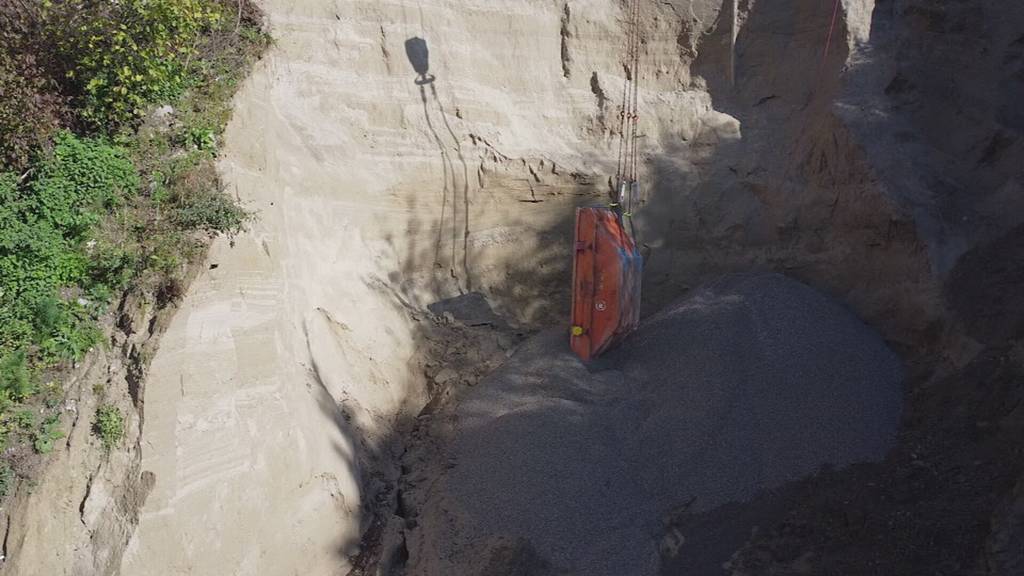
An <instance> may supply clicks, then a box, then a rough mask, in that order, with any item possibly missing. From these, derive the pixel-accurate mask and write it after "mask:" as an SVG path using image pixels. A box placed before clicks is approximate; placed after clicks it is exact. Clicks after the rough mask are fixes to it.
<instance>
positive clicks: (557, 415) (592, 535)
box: [403, 275, 902, 576]
mask: <svg viewBox="0 0 1024 576" xmlns="http://www.w3.org/2000/svg"><path fill="white" fill-rule="evenodd" d="M588 368H589V369H588ZM901 378H902V369H901V365H900V362H899V361H898V359H897V358H896V356H895V355H894V354H893V353H892V352H891V351H890V350H889V349H888V348H887V347H886V346H885V344H884V343H883V342H882V340H881V339H880V338H879V337H878V336H877V335H875V334H874V333H873V332H872V331H871V330H870V329H869V328H867V327H866V326H865V325H864V324H862V323H861V322H860V321H859V320H858V319H857V318H855V317H854V316H853V315H852V314H850V313H849V312H848V311H846V310H845V309H844V308H842V307H841V306H839V305H837V304H836V303H834V302H832V301H830V300H829V299H827V298H825V297H823V296H822V295H820V294H818V293H817V292H815V291H813V290H812V289H810V288H808V287H806V286H804V285H802V284H799V283H796V282H794V281H791V280H788V279H786V278H784V277H782V276H778V275H763V276H736V277H731V278H727V279H725V280H722V281H719V282H717V283H714V284H712V285H709V286H707V287H705V288H703V289H700V290H698V291H696V292H695V293H693V294H692V295H691V296H689V297H688V298H686V299H684V300H682V301H680V302H677V303H676V304H674V305H672V306H670V307H668V308H667V309H666V310H664V311H662V312H661V313H659V314H658V315H656V316H654V317H652V318H651V319H649V320H648V321H646V322H645V323H644V324H643V326H642V327H641V329H640V330H639V331H638V332H637V333H636V334H635V336H634V337H633V338H631V339H630V340H629V341H628V342H627V343H626V344H625V345H624V346H623V347H622V348H620V349H619V350H617V351H615V352H614V353H613V354H612V355H610V356H609V357H608V358H606V359H605V360H603V361H601V362H600V363H599V364H598V365H592V366H589V367H588V366H584V365H583V364H581V363H580V362H579V361H578V360H576V358H575V357H574V356H573V355H572V354H571V353H570V352H569V350H568V346H567V345H566V342H565V338H564V335H563V334H562V333H561V332H548V333H545V334H542V335H541V336H538V337H536V338H535V339H533V340H531V341H529V342H528V343H527V344H525V345H524V346H523V347H522V348H521V350H520V351H519V352H518V353H517V354H516V355H515V356H514V357H513V359H512V360H511V361H509V362H508V363H507V364H506V366H505V367H504V368H502V369H501V370H499V371H498V372H496V373H495V374H494V375H492V376H491V377H490V378H488V379H486V380H485V381H484V382H482V383H481V384H480V385H479V386H477V387H476V388H473V389H471V390H470V391H469V392H468V393H467V394H466V395H465V396H464V397H463V398H462V400H461V402H459V403H458V405H457V407H456V408H455V409H454V418H453V419H452V420H450V421H449V422H450V423H453V425H452V426H451V428H450V429H448V430H447V431H443V430H439V431H438V433H440V434H450V438H449V440H450V442H449V443H448V448H447V449H445V454H440V455H437V454H435V455H432V457H431V458H432V459H433V460H434V461H435V462H444V463H446V465H448V466H450V468H449V469H448V470H447V471H446V472H444V473H443V474H442V476H441V479H440V480H439V481H436V482H433V483H431V484H429V485H420V486H407V487H405V494H404V495H403V502H404V503H406V504H408V503H413V504H412V507H414V508H415V510H412V511H407V518H412V519H413V523H414V524H416V525H418V528H417V529H416V530H414V531H413V532H411V533H410V534H409V535H407V546H408V549H409V552H410V564H409V571H408V573H411V574H491V573H494V574H510V573H515V574H520V573H522V574H561V573H571V574H587V575H590V576H596V575H600V574H614V575H622V574H655V573H657V571H658V563H659V543H658V540H659V539H660V537H661V533H662V532H663V529H662V526H663V521H664V520H665V519H666V518H667V517H668V516H669V515H670V514H672V513H673V512H677V511H678V510H679V509H680V508H681V507H688V508H689V509H691V510H704V509H709V508H712V507H715V506H718V505H721V504H723V503H725V502H730V501H743V500H747V499H749V498H750V497H752V496H753V495H754V494H755V493H757V492H758V491H759V490H762V489H766V488H771V487H775V486H779V485H781V484H783V483H785V482H786V481H789V480H793V479H797V478H800V477H802V476H805V475H808V474H812V473H814V472H815V471H816V470H817V469H818V468H819V467H821V466H822V465H824V464H832V465H837V466H842V465H845V464H850V463H853V462H859V461H866V460H872V459H877V458H880V457H881V456H883V455H884V454H885V452H886V451H887V450H888V449H889V447H890V446H891V444H892V442H893V440H894V437H895V431H896V428H897V425H898V420H899V414H900V404H901V393H900V383H901ZM438 456H440V458H438ZM425 461H426V458H424V462H425ZM661 545H662V546H671V542H669V541H665V542H662V544H661Z"/></svg>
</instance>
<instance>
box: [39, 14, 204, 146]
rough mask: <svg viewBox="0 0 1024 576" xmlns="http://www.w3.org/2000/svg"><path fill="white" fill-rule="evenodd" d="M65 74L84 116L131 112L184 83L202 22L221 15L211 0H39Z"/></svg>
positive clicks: (118, 119) (117, 116) (95, 118)
mask: <svg viewBox="0 0 1024 576" xmlns="http://www.w3.org/2000/svg"><path fill="white" fill-rule="evenodd" d="M43 5H44V13H43V18H44V20H45V21H46V23H47V31H48V33H49V34H51V35H52V36H53V37H54V38H58V39H59V41H58V51H59V52H60V54H61V57H62V60H63V61H64V62H65V63H66V65H67V71H66V72H65V76H66V78H67V81H68V83H69V84H70V85H71V87H72V88H73V89H74V90H73V93H76V94H78V95H79V97H80V107H81V113H82V116H83V117H84V118H85V119H86V120H87V121H89V122H91V123H93V124H94V125H97V126H105V125H109V124H115V125H116V124H121V123H125V122H128V121H130V120H132V119H134V118H136V117H137V116H138V115H139V114H140V113H141V112H142V111H143V109H144V108H145V107H146V105H147V104H150V103H152V102H156V101H166V100H170V99H172V98H174V97H175V96H177V95H178V94H179V93H180V92H181V90H182V89H183V88H184V87H185V84H186V81H187V72H188V67H189V64H190V62H191V61H192V59H193V58H194V56H195V54H196V47H197V43H198V42H199V39H200V36H201V34H202V33H203V31H204V30H206V29H208V28H209V27H210V26H212V25H214V24H216V23H217V22H218V21H219V20H220V12H219V10H218V9H217V4H216V3H214V2H212V1H210V0H119V1H114V0H105V1H97V0H44V2H43Z"/></svg>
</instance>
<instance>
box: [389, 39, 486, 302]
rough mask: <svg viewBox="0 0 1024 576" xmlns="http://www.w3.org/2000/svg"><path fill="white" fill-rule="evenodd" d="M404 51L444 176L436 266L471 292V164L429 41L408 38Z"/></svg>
mask: <svg viewBox="0 0 1024 576" xmlns="http://www.w3.org/2000/svg"><path fill="white" fill-rule="evenodd" d="M405 54H406V57H407V58H408V59H409V64H410V65H411V66H412V68H413V70H414V71H415V72H416V74H417V76H416V79H415V80H414V82H415V84H416V86H417V87H418V88H419V95H420V101H421V102H422V104H423V117H424V120H425V122H426V125H427V128H428V129H429V131H430V134H431V135H432V136H433V140H434V144H435V145H436V146H437V149H438V153H439V154H440V157H441V168H442V173H443V177H442V186H441V203H440V207H439V211H440V215H439V216H438V222H439V226H438V227H437V241H436V242H435V244H434V265H435V266H436V267H439V268H445V267H446V264H447V269H448V273H449V275H450V276H451V278H452V279H453V280H455V282H456V283H457V284H458V285H459V290H460V291H461V290H463V289H464V290H466V291H471V290H472V289H473V286H472V279H471V275H470V273H469V270H470V257H469V249H468V244H469V235H470V214H469V167H468V165H467V164H466V157H465V155H464V154H463V151H462V141H461V139H460V138H459V137H458V136H456V134H455V131H454V130H453V129H452V126H451V123H450V122H449V120H448V113H447V111H446V110H445V107H444V104H443V103H442V102H441V99H440V98H439V97H438V94H437V82H438V80H437V76H436V75H434V74H433V73H431V72H430V49H429V47H428V46H427V42H426V40H424V39H422V38H419V37H413V38H409V39H408V40H406V41H405ZM428 92H429V94H430V98H429V100H428V98H427V94H428ZM434 116H437V117H438V118H440V120H441V123H442V124H443V125H444V127H445V130H446V132H447V137H448V139H449V140H448V142H446V141H445V139H443V138H442V137H441V135H440V134H439V133H438V131H437V128H436V127H435V125H434V120H433V118H434ZM449 147H453V148H454V150H455V155H456V156H457V157H458V159H459V165H460V167H461V181H460V179H459V172H458V171H457V170H456V167H455V165H454V162H453V161H452V157H451V151H450V150H449ZM460 196H461V197H460ZM460 210H461V218H460ZM449 211H450V214H449ZM445 228H447V229H448V230H446V229H445ZM460 228H461V234H460ZM449 231H450V242H449V246H448V248H449V249H448V250H446V253H445V254H444V255H442V254H441V252H442V246H443V237H444V236H445V235H446V234H448V233H449ZM460 236H461V238H460ZM460 244H461V245H460ZM460 250H461V258H460V254H459V252H460ZM445 258H447V263H445V262H444V259H445Z"/></svg>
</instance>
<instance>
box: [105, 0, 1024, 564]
mask: <svg viewBox="0 0 1024 576" xmlns="http://www.w3.org/2000/svg"><path fill="white" fill-rule="evenodd" d="M724 4H725V6H724V7H723V6H722V5H723V3H722V2H721V1H716V0H706V1H699V0H693V1H686V0H674V1H672V2H660V3H645V4H644V13H643V16H642V19H643V29H644V43H643V47H642V51H643V54H644V72H643V80H644V90H643V93H642V95H641V114H642V118H641V130H642V132H643V133H644V134H645V138H644V139H643V145H642V149H643V152H644V154H645V155H646V156H647V160H648V162H647V165H646V168H647V174H646V178H645V181H647V182H649V183H650V186H649V187H648V189H647V194H646V195H647V200H648V208H647V209H646V210H645V212H644V213H643V216H642V218H641V221H640V224H641V231H642V232H641V233H642V240H643V242H644V243H645V244H646V250H647V252H648V256H649V258H648V263H649V267H648V270H647V278H646V286H647V294H648V299H647V304H648V306H649V308H650V309H655V308H657V307H660V306H661V305H663V304H665V303H667V302H669V301H671V300H674V299H675V298H676V297H677V296H678V295H679V294H680V293H681V292H683V291H685V290H686V289H687V288H688V287H690V286H693V285H695V284H696V283H697V282H699V281H701V280H703V279H705V278H707V277H709V276H712V275H716V274H720V273H721V272H724V271H730V270H736V269H750V268H772V269H776V270H784V271H786V272H788V273H789V274H791V275H795V276H798V277H799V278H801V279H803V280H805V281H807V282H808V283H810V284H812V285H814V286H816V287H818V288H820V289H822V290H824V291H826V292H829V293H831V294H833V295H835V296H839V297H840V298H841V299H842V300H843V301H845V302H846V303H848V304H850V305H851V306H852V307H853V308H854V309H855V310H856V311H857V312H858V313H859V314H860V315H861V316H862V317H864V318H866V319H867V320H868V321H869V322H870V323H872V324H874V325H875V326H877V327H879V328H880V329H881V331H882V332H883V334H884V335H885V336H886V337H887V338H889V339H890V340H891V341H894V342H895V343H896V344H897V345H899V346H900V349H901V350H911V349H917V348H921V349H924V350H927V351H929V353H930V352H931V351H934V350H936V349H937V347H938V346H939V345H940V344H941V343H942V342H945V341H946V340H950V338H947V337H946V335H943V334H941V332H942V330H941V328H938V327H941V326H942V324H941V322H939V321H938V320H939V319H941V318H942V317H943V314H944V311H943V306H942V304H941V299H940V290H939V283H938V282H936V281H935V277H934V276H933V274H932V273H933V270H935V269H944V268H945V267H944V266H939V265H937V262H938V261H939V260H941V259H940V258H936V257H935V255H936V254H940V255H941V254H947V251H945V250H939V251H938V252H936V250H935V246H937V245H938V244H936V242H935V241H934V238H935V237H934V236H933V235H931V234H930V233H929V230H930V229H929V228H928V225H927V223H928V222H930V220H928V218H924V219H922V218H921V217H920V214H922V213H924V214H926V215H927V214H932V213H934V212H928V210H925V211H924V212H921V211H920V210H909V209H908V208H907V205H906V204H905V203H904V202H903V200H904V197H903V196H901V195H900V194H897V193H896V192H898V191H899V190H900V189H899V188H898V186H895V185H892V186H886V185H883V184H888V183H889V181H888V180H885V178H888V175H889V174H890V172H886V171H881V172H880V174H881V176H879V173H876V172H875V171H874V170H873V169H872V162H877V160H874V159H873V158H875V157H876V156H877V155H879V151H878V150H876V149H874V148H872V147H871V145H870V144H869V143H867V142H868V140H870V138H869V136H870V135H871V134H870V133H871V132H872V130H878V131H881V130H885V129H886V128H885V127H884V126H879V125H874V126H875V127H874V128H870V127H869V128H868V129H866V130H865V129H864V128H863V126H862V125H858V124H857V123H856V122H854V121H853V120H850V117H851V116H850V115H852V116H854V117H858V118H859V117H860V116H861V115H864V116H866V117H871V113H870V110H868V111H867V112H865V111H864V110H867V107H866V106H861V107H860V109H857V106H854V108H853V109H849V108H848V109H845V111H844V113H843V114H838V113H837V112H836V110H837V108H836V107H835V106H834V103H835V101H836V100H837V99H845V100H844V101H846V102H853V101H854V100H855V99H856V97H865V98H866V97H868V96H871V95H872V94H874V92H873V90H874V88H871V87H870V86H867V85H865V87H858V86H859V85H858V84H857V83H856V82H855V80H856V79H857V78H859V77H860V76H857V75H855V74H854V73H856V74H860V73H864V72H870V71H871V70H873V69H874V68H873V66H874V65H873V64H871V63H870V62H863V61H860V60H857V59H858V58H859V57H862V56H863V55H864V54H865V52H863V50H864V49H865V47H870V46H871V45H872V42H873V41H874V39H873V36H872V35H873V34H874V30H873V24H874V21H875V20H876V19H877V18H878V15H877V13H873V11H872V8H873V5H872V2H870V1H869V0H850V1H844V2H842V3H841V4H840V8H841V9H840V10H839V12H838V18H837V20H836V26H835V35H834V42H833V43H832V48H833V49H832V50H831V51H829V52H827V53H825V52H824V47H825V38H826V34H827V32H828V30H829V28H830V23H831V20H832V5H831V3H828V2H820V1H817V0H792V1H788V2H767V1H760V2H753V1H743V2H738V3H736V5H738V11H737V12H736V13H733V12H732V6H733V3H730V2H725V3H724ZM265 8H266V10H267V13H268V17H269V21H270V25H271V28H272V30H273V33H274V36H275V38H276V45H275V46H274V47H273V49H272V50H271V51H270V53H269V54H268V56H267V57H266V59H265V60H264V61H263V62H262V63H261V65H260V66H259V68H258V69H257V71H256V72H255V74H254V75H253V76H252V78H250V80H249V81H248V83H247V84H246V86H245V87H244V89H243V91H242V92H241V94H240V95H239V96H238V99H237V105H236V113H235V119H234V121H233V123H232V125H231V127H230V129H229V131H228V134H227V147H226V150H225V156H224V160H223V163H222V165H221V169H222V172H223V174H224V176H225V179H226V181H227V182H228V187H229V192H230V193H232V194H236V195H237V196H238V197H239V198H241V199H242V200H243V201H244V202H246V203H247V204H248V205H249V207H250V208H252V209H254V210H257V211H258V213H259V216H260V218H259V221H258V222H257V223H256V224H255V225H254V226H253V228H252V230H251V231H249V232H248V233H246V234H244V235H242V236H241V237H239V238H238V239H236V241H235V242H233V243H229V242H228V241H223V242H220V243H218V244H216V245H215V246H214V247H213V250H212V252H211V254H210V259H209V265H208V266H207V269H206V270H204V271H203V273H202V274H201V275H200V276H199V278H198V279H197V281H196V282H195V283H194V284H193V286H192V287H191V288H190V290H189V292H188V294H187V296H186V298H185V299H184V301H183V302H182V304H181V306H180V310H179V312H178V314H177V315H176V316H175V318H174V320H173V322H172V323H171V325H170V326H169V328H168V331H167V335H166V337H165V339H164V341H163V344H162V346H161V348H160V351H159V352H158V354H157V355H156V357H155V359H154V361H153V364H152V369H151V371H150V373H149V374H148V375H147V385H146V388H145V391H146V392H145V398H144V404H145V415H146V419H145V426H144V429H143V432H142V433H143V440H142V443H141V446H142V451H143V461H142V470H143V472H141V474H140V475H139V476H138V478H140V479H142V478H145V479H147V480H146V481H147V482H150V481H152V486H153V489H152V492H151V493H150V495H149V497H148V499H147V500H146V502H145V505H144V507H143V508H142V510H141V517H140V523H139V529H138V531H137V532H136V533H135V534H134V535H133V537H132V541H131V543H130V545H129V548H128V550H127V552H126V555H125V560H124V564H123V566H122V572H123V573H124V574H128V575H132V576H134V575H145V574H159V575H161V576H162V575H166V574H169V573H172V574H173V573H196V574H216V573H223V572H224V571H225V570H226V569H227V570H232V571H234V572H236V573H241V574H256V573H261V574H264V573H265V574H278V573H288V572H305V573H321V572H323V573H331V572H334V571H336V570H337V568H338V566H347V565H348V561H349V560H348V558H349V556H350V555H352V554H354V553H355V552H356V551H357V548H358V544H359V540H360V537H361V535H362V534H363V531H364V529H365V528H367V527H368V525H369V524H370V523H371V521H372V518H373V514H371V513H370V512H371V511H372V510H373V508H375V507H378V506H379V505H381V504H388V503H390V499H391V498H392V495H391V494H390V492H389V486H388V483H387V480H388V479H393V477H394V475H396V474H397V470H396V464H395V462H396V461H397V459H398V453H399V452H400V451H401V446H400V442H399V441H398V440H397V437H398V436H399V434H397V433H398V432H401V431H402V430H403V429H404V427H405V424H404V420H405V418H404V416H408V415H414V414H416V413H418V412H419V410H420V408H421V407H422V406H423V405H424V404H425V403H426V401H427V396H428V391H436V390H437V389H438V388H439V387H440V388H443V384H445V383H449V384H451V383H452V381H453V380H457V379H453V377H452V376H451V374H449V373H445V372H444V370H443V368H442V367H441V366H439V365H438V363H437V360H436V359H433V361H431V360H432V359H431V358H427V357H425V356H427V355H433V354H437V355H438V356H440V357H441V358H447V357H448V354H449V353H450V352H451V351H450V350H444V348H445V345H444V344H445V342H444V341H443V339H442V342H441V343H440V344H439V343H438V342H437V340H436V339H435V338H434V336H433V335H432V334H433V332H432V328H431V327H432V326H433V322H432V319H431V317H430V315H429V314H427V313H426V312H424V308H425V307H426V305H427V304H429V303H431V302H434V301H435V300H437V299H439V298H441V297H445V296H451V295H454V294H458V293H461V292H469V291H473V290H476V291H480V292H482V293H483V294H484V295H486V296H487V297H488V299H489V300H490V302H491V303H492V305H493V306H494V307H495V308H496V309H497V310H498V311H499V312H500V313H501V314H502V315H503V316H505V317H506V318H509V319H511V320H514V321H516V322H517V323H519V324H520V325H522V326H525V327H529V328H532V327H535V326H540V325H552V324H557V323H558V322H559V321H561V319H562V311H563V310H565V304H566V302H567V293H566V291H565V290H564V286H565V284H566V283H567V280H568V278H567V271H566V264H567V259H568V256H567V254H566V253H565V251H564V248H563V244H562V239H563V238H564V237H565V232H566V229H567V226H568V225H569V223H570V221H571V214H572V207H573V206H574V205H575V204H577V203H590V202H596V201H599V199H600V197H601V195H602V193H603V191H604V189H605V186H606V182H607V179H608V177H609V176H610V175H611V173H613V171H614V166H613V164H612V162H610V161H609V160H608V159H610V158H614V144H615V140H614V131H615V126H616V120H617V105H618V103H619V100H618V99H619V98H620V97H621V96H620V94H619V93H620V91H621V88H622V84H623V69H622V66H621V59H622V56H623V52H624V34H623V32H624V30H623V23H624V22H623V21H624V18H623V13H622V9H623V6H622V4H621V3H619V2H615V1H612V0H569V1H567V2H551V1H541V0H531V1H528V2H516V3H501V4H500V5H496V3H494V2H487V1H483V0H437V1H435V2H430V3H420V2H415V3H414V2H411V1H409V2H404V1H394V2H371V1H364V2H356V1H337V0H335V1H328V0H302V1H287V0H268V1H267V2H266V6H265ZM876 12H877V11H876ZM926 20H927V19H926ZM415 38H419V39H420V40H422V43H420V42H414V43H411V44H410V43H407V41H408V40H411V39H415ZM424 44H425V47H426V49H427V50H428V51H429V56H428V57H427V56H426V55H425V54H424V53H423V50H422V47H423V46H424ZM425 59H428V60H429V62H428V63H424V62H423V60H425ZM859 62H860V63H864V66H865V67H864V68H857V67H856V66H855V65H856V64H858V63H859ZM416 66H419V67H420V68H424V67H428V68H429V70H428V71H427V73H428V74H430V75H431V76H433V78H434V80H433V81H432V82H428V81H426V80H427V79H428V78H427V77H426V76H420V78H419V80H420V82H417V81H416V80H417V76H418V74H417V72H416V71H415V70H414V67H416ZM847 66H851V68H850V69H849V71H848V72H847V74H846V75H845V76H844V75H841V72H842V71H843V70H844V67H847ZM421 72H423V70H421ZM1010 80H1012V79H1010ZM1010 80H1007V81H1008V82H1009V81H1010ZM900 86H901V84H900V83H899V82H897V83H896V88H894V90H895V89H898V88H899V87H900ZM1009 118H1010V119H1011V120H1012V119H1013V118H1015V116H1013V115H1012V114H1010V116H1009ZM925 123H926V122H925ZM894 137H896V138H897V140H898V139H899V138H902V136H899V135H898V134H897V135H896V136H894ZM1000 142H1001V140H1000V141H996V142H995V143H994V144H993V146H994V148H993V150H995V152H993V154H994V155H995V156H994V158H1004V156H1001V155H1000V154H1003V153H1004V152H1005V150H1006V149H1007V147H1006V146H1004V145H1003V144H1000ZM881 153H882V154H883V155H884V149H882V152H881ZM1001 161H1003V160H1000V162H1001ZM992 197H993V198H996V197H997V196H992ZM926 200H928V199H926ZM926 203H927V202H926ZM926 208H927V207H926ZM940 212H941V211H940ZM944 338H945V339H944ZM951 340H952V341H956V338H951ZM505 344H507V342H506V343H505ZM501 347H507V346H499V348H501ZM439 350H440V351H439ZM490 352H494V351H493V350H491V351H489V352H488V353H489V354H490ZM957 352H960V353H962V351H959V350H958V351H957ZM463 353H465V354H464V355H465V356H466V357H473V355H474V353H473V352H472V350H470V351H469V352H467V351H466V349H462V348H460V349H459V354H463ZM495 354H497V352H495ZM488 358H489V359H488V361H490V359H491V357H490V356H489V357H488ZM424 372H426V373H424ZM475 376H478V374H477V375H474V377H475ZM143 474H145V475H146V476H143ZM382 478H383V479H384V480H382ZM132 510H133V511H134V508H133V509H132ZM226 567H228V568H226Z"/></svg>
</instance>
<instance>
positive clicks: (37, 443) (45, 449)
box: [32, 414, 64, 454]
mask: <svg viewBox="0 0 1024 576" xmlns="http://www.w3.org/2000/svg"><path fill="white" fill-rule="evenodd" d="M63 437H64V432H63V431H62V430H61V429H60V417H59V416H57V415H56V414H54V415H53V416H50V417H49V418H47V419H46V420H45V421H44V422H43V425H42V426H40V427H39V429H38V430H36V433H35V435H34V437H33V438H32V447H33V448H35V450H36V452H38V453H40V454H49V453H50V452H52V451H53V443H54V442H56V441H57V440H60V439H61V438H63Z"/></svg>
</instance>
